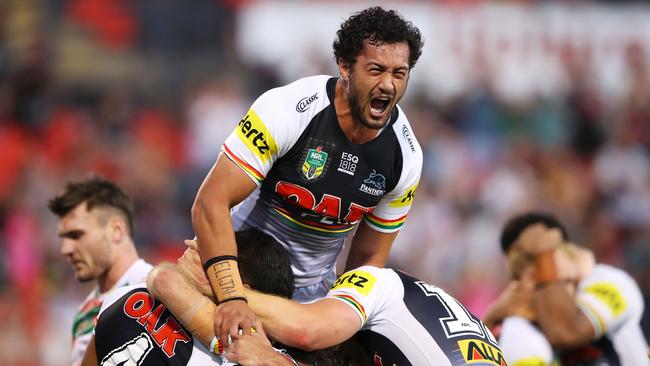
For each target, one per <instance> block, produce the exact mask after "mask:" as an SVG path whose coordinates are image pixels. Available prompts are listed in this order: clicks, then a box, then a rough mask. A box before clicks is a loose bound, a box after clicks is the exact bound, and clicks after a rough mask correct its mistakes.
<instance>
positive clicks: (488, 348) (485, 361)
mask: <svg viewBox="0 0 650 366" xmlns="http://www.w3.org/2000/svg"><path fill="white" fill-rule="evenodd" d="M458 347H460V352H461V353H462V355H463V358H464V359H465V362H466V363H467V364H468V365H472V364H477V365H498V366H507V363H506V360H505V358H504V357H503V353H502V352H501V350H500V349H499V348H497V347H495V346H493V345H491V344H489V343H487V342H483V341H481V340H479V339H462V340H460V341H458Z"/></svg>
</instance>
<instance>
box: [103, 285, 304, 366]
mask: <svg viewBox="0 0 650 366" xmlns="http://www.w3.org/2000/svg"><path fill="white" fill-rule="evenodd" d="M94 334H95V351H96V354H97V361H98V362H99V366H118V365H120V366H123V365H137V366H211V365H212V366H237V364H236V363H233V362H230V361H228V359H227V358H226V356H225V355H217V354H215V353H212V352H210V350H209V349H208V348H207V347H206V346H205V345H203V343H201V342H200V341H199V340H198V339H197V338H196V337H194V336H193V335H192V334H191V333H190V332H189V331H188V330H187V329H186V328H185V327H183V325H182V324H181V323H180V322H179V321H178V320H177V319H176V317H174V315H173V314H172V313H171V312H169V310H167V308H166V307H165V305H163V304H162V303H161V302H160V301H158V300H157V299H156V298H154V297H153V296H152V295H151V294H150V293H149V291H148V290H147V288H146V286H145V284H144V283H142V284H139V285H135V286H126V287H122V288H119V289H117V290H115V291H114V292H112V293H111V294H110V295H109V296H107V297H106V301H105V302H104V305H102V308H101V311H100V313H99V318H98V321H97V326H96V327H95V332H94ZM274 349H275V351H276V352H278V353H280V354H282V355H283V356H284V357H286V358H287V360H289V361H291V362H292V363H294V364H296V363H295V361H294V360H293V358H291V356H289V355H288V354H287V353H286V352H285V351H284V350H280V349H276V348H274Z"/></svg>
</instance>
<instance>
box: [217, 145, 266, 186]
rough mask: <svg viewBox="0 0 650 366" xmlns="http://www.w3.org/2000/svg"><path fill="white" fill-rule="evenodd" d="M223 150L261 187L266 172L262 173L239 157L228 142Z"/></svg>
mask: <svg viewBox="0 0 650 366" xmlns="http://www.w3.org/2000/svg"><path fill="white" fill-rule="evenodd" d="M222 151H223V152H224V154H226V157H227V158H228V159H230V161H232V162H233V163H235V165H237V166H238V167H239V168H241V170H243V171H244V173H246V175H247V176H248V177H249V178H250V179H251V180H252V181H253V182H254V183H255V184H256V185H257V186H258V187H259V186H260V185H261V184H262V181H263V180H264V178H265V177H264V174H262V173H260V172H259V171H258V170H257V169H255V168H253V167H252V166H251V165H249V164H247V163H246V162H245V161H244V160H242V159H240V158H238V157H237V156H236V155H235V154H234V153H233V152H232V151H230V149H229V148H228V146H226V144H224V145H223V149H222Z"/></svg>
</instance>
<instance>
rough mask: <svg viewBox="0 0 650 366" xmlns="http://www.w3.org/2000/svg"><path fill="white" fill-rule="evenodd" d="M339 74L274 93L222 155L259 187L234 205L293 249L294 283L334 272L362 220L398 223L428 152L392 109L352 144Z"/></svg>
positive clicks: (247, 220)
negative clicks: (338, 95) (341, 107)
mask: <svg viewBox="0 0 650 366" xmlns="http://www.w3.org/2000/svg"><path fill="white" fill-rule="evenodd" d="M336 82H337V79H336V78H333V77H330V76H326V75H321V76H313V77H307V78H303V79H300V80H297V81H295V82H293V83H291V84H289V85H286V86H284V87H280V88H275V89H271V90H269V91H268V92H266V93H264V94H263V95H262V96H260V97H259V98H258V99H257V100H256V101H255V102H254V103H253V105H252V106H251V108H250V110H249V111H248V113H247V114H246V116H245V117H244V118H243V119H242V120H241V121H240V122H239V124H238V126H237V127H236V129H235V131H234V132H233V133H232V134H231V135H230V136H229V137H228V139H227V140H226V141H225V143H224V145H223V148H222V151H223V152H224V154H225V155H226V156H227V157H228V158H229V159H230V160H232V161H233V162H234V163H235V164H237V165H238V166H239V167H240V168H241V169H242V170H243V171H244V172H246V173H247V175H248V176H249V177H250V178H251V179H252V180H253V181H254V182H255V183H256V184H258V185H259V189H258V190H256V191H255V192H254V193H253V194H252V195H251V196H250V197H248V198H247V199H246V200H244V201H243V202H242V203H241V204H240V205H239V206H238V207H236V208H234V209H233V211H232V217H233V224H234V226H235V229H236V230H238V229H243V228H246V227H255V228H258V229H259V230H261V231H264V232H265V233H267V234H269V235H271V236H273V237H275V238H276V239H277V240H278V241H279V242H280V243H282V245H283V246H284V247H285V248H286V249H287V251H288V252H289V255H290V257H291V264H292V268H293V272H294V275H295V279H296V286H297V287H304V286H309V285H313V284H315V283H318V282H321V280H322V279H323V278H324V277H326V276H327V275H329V274H330V273H332V271H333V268H334V263H335V260H336V257H337V255H338V254H339V252H340V250H341V248H342V246H343V242H344V241H345V237H346V236H347V234H348V233H349V232H350V231H351V230H352V229H354V227H355V225H356V224H357V223H358V222H359V221H361V220H364V221H365V222H366V223H367V224H368V225H370V226H371V227H372V228H373V229H375V230H377V231H380V232H385V233H390V232H395V231H397V230H399V229H400V227H401V226H402V224H403V223H404V220H406V216H407V213H408V211H409V208H410V207H411V202H412V200H413V197H414V194H415V189H416V186H417V184H418V181H419V178H420V171H421V168H422V151H421V150H420V146H419V145H418V143H417V141H416V139H415V136H414V134H413V131H412V130H411V127H410V125H409V123H408V120H407V119H406V117H405V115H404V112H402V110H401V109H400V108H399V107H398V106H396V107H395V108H394V109H393V111H392V113H391V115H390V118H389V121H388V123H387V125H386V126H385V127H384V129H383V130H382V131H381V132H380V133H379V135H378V136H377V137H376V138H375V139H373V140H372V141H370V142H367V143H364V144H354V143H352V142H350V141H349V140H348V139H347V137H346V136H345V134H344V133H343V131H342V130H341V128H340V126H339V121H338V119H337V116H336V110H335V107H334V103H333V102H334V94H335V89H336Z"/></svg>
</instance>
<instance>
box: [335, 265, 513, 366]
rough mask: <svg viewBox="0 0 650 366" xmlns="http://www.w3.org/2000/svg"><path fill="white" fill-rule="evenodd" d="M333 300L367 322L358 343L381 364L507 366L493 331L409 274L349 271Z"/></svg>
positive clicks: (365, 269)
mask: <svg viewBox="0 0 650 366" xmlns="http://www.w3.org/2000/svg"><path fill="white" fill-rule="evenodd" d="M327 297H328V298H334V299H337V300H340V301H342V302H344V303H345V304H347V305H348V306H350V307H351V308H352V309H353V310H354V311H355V312H356V313H357V315H358V316H359V319H360V320H361V324H362V327H361V330H360V331H359V332H357V333H356V335H355V337H356V339H357V341H358V342H359V343H360V344H361V345H362V347H363V348H364V349H365V350H366V352H367V353H368V356H369V357H371V358H372V359H373V361H374V364H375V365H387V366H389V365H399V366H404V365H417V366H425V365H436V366H444V365H467V364H471V365H476V366H487V365H489V366H495V365H498V366H506V361H505V359H504V357H503V354H502V352H501V350H500V349H499V347H498V346H497V344H496V340H495V339H494V337H493V336H492V334H491V333H490V331H489V330H488V329H487V327H486V326H485V325H484V324H483V323H482V322H481V321H480V320H479V319H478V318H477V317H476V316H474V315H473V314H471V313H470V312H469V311H467V309H465V307H464V306H463V305H461V304H460V303H459V302H458V301H457V300H456V299H455V298H453V297H452V296H450V295H449V294H447V293H446V292H445V291H443V290H442V289H440V288H438V287H435V286H432V285H430V284H428V283H426V282H423V281H420V280H418V279H416V278H414V277H411V276H409V275H407V274H405V273H403V272H400V271H395V270H392V269H388V268H377V267H371V266H363V267H359V268H357V269H355V270H352V271H349V272H347V273H345V274H343V275H341V277H339V279H338V280H337V281H336V282H335V283H334V285H333V286H332V289H331V290H330V292H329V293H328V294H327Z"/></svg>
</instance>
